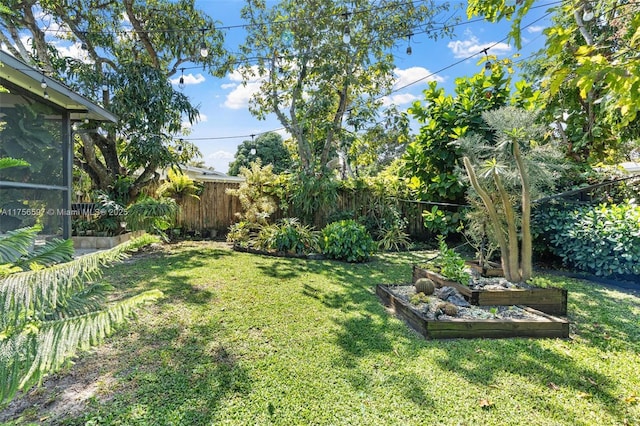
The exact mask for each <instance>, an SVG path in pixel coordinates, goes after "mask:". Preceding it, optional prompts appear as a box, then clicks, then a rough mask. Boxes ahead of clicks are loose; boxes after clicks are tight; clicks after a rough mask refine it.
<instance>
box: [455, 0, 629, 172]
mask: <svg viewBox="0 0 640 426" xmlns="http://www.w3.org/2000/svg"><path fill="white" fill-rule="evenodd" d="M507 3H508V2H505V1H503V0H488V1H486V0H469V2H468V8H467V13H468V16H469V17H473V16H484V17H485V18H486V19H488V20H490V21H494V22H495V21H498V20H500V19H512V20H513V25H512V29H511V33H510V36H511V37H512V39H513V40H514V41H515V42H516V44H517V45H519V43H520V31H521V30H520V28H521V21H522V19H523V18H524V17H525V16H526V14H527V13H528V11H529V10H530V9H531V8H532V7H533V4H534V2H533V1H532V0H526V1H518V2H515V4H512V5H507ZM511 3H513V2H511ZM551 11H552V12H553V17H552V22H551V25H550V26H549V27H548V28H547V29H546V30H545V35H546V36H547V41H546V46H545V49H544V50H542V51H541V52H540V54H539V55H538V58H537V59H536V60H535V62H533V64H532V65H531V66H530V67H529V76H530V78H531V79H535V80H536V81H537V83H538V84H539V86H540V89H541V91H542V93H543V99H542V100H543V102H542V104H541V105H543V106H544V109H545V115H544V119H545V120H546V121H548V122H555V128H556V130H557V132H558V133H559V134H560V136H561V137H562V139H563V141H564V145H565V150H566V151H567V154H568V155H569V157H571V158H573V159H575V160H576V161H579V162H585V161H589V162H591V163H596V162H599V161H617V160H619V159H620V157H621V154H622V153H621V152H620V151H621V150H622V151H623V152H624V151H625V150H626V149H625V148H628V147H625V146H624V142H628V141H638V139H639V138H640V119H639V114H638V113H639V112H640V56H638V51H639V50H640V3H639V2H637V1H627V0H620V1H618V0H616V1H610V0H598V1H563V2H562V3H561V4H560V5H558V6H557V7H554V8H552V9H551ZM636 143H637V142H636Z"/></svg>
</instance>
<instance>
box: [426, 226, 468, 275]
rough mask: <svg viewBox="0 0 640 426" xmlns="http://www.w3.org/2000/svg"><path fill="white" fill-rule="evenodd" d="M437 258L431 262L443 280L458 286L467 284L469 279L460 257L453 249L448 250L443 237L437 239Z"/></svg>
mask: <svg viewBox="0 0 640 426" xmlns="http://www.w3.org/2000/svg"><path fill="white" fill-rule="evenodd" d="M438 250H439V251H438V256H437V257H436V258H435V259H434V260H433V262H434V264H435V266H436V267H437V268H438V269H439V270H440V274H441V275H442V276H444V277H445V278H448V279H450V280H451V281H455V282H457V283H460V284H464V285H467V284H469V279H470V278H471V277H470V275H469V273H468V272H467V271H466V265H465V262H464V259H463V258H462V256H460V255H459V254H458V253H457V252H456V251H455V250H454V249H452V248H449V247H448V246H447V243H446V242H445V240H444V237H443V236H439V237H438Z"/></svg>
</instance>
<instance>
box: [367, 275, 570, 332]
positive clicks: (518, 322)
mask: <svg viewBox="0 0 640 426" xmlns="http://www.w3.org/2000/svg"><path fill="white" fill-rule="evenodd" d="M376 294H377V295H378V297H380V299H381V300H382V303H383V304H384V305H385V306H387V307H389V308H390V309H391V310H392V311H393V312H394V313H395V315H396V316H397V317H398V318H400V319H402V320H403V321H405V322H406V323H408V324H409V326H410V327H411V328H413V329H414V330H416V331H417V332H418V333H420V334H421V335H423V336H424V337H425V338H427V339H452V338H465V339H474V338H504V337H559V338H567V337H569V322H568V321H567V320H564V319H562V318H556V317H554V316H552V315H548V314H545V313H544V312H541V311H538V310H535V309H532V308H527V307H525V308H523V309H525V310H527V311H528V312H530V313H532V314H535V315H536V316H537V319H472V320H471V319H464V318H452V319H446V320H430V319H427V318H426V317H425V316H424V315H423V314H422V313H421V312H418V311H417V310H415V309H414V308H412V307H411V305H410V304H408V303H407V302H405V301H404V300H402V299H400V298H398V297H396V296H395V295H394V294H393V292H392V291H391V289H390V287H389V286H386V285H383V284H378V285H377V286H376Z"/></svg>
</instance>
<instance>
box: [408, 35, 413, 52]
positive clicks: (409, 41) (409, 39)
mask: <svg viewBox="0 0 640 426" xmlns="http://www.w3.org/2000/svg"><path fill="white" fill-rule="evenodd" d="M412 35H413V34H409V35H408V36H407V43H408V46H407V55H411V53H413V50H412V49H411V36H412Z"/></svg>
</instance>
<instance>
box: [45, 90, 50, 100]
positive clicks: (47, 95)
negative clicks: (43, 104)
mask: <svg viewBox="0 0 640 426" xmlns="http://www.w3.org/2000/svg"><path fill="white" fill-rule="evenodd" d="M44 98H45V99H49V93H47V91H46V90H45V91H44Z"/></svg>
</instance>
